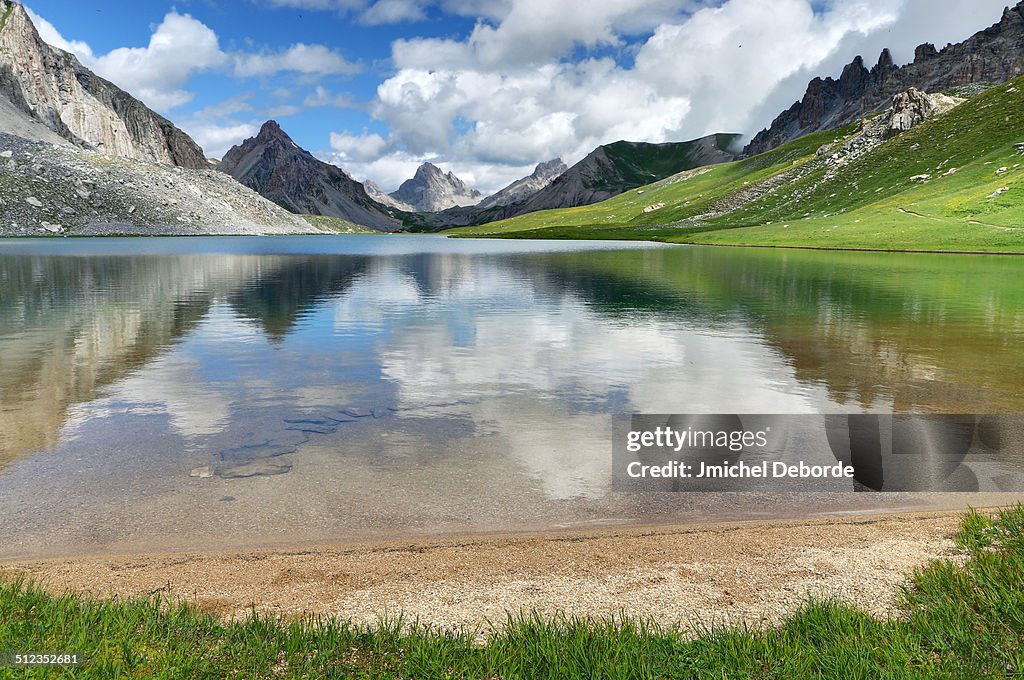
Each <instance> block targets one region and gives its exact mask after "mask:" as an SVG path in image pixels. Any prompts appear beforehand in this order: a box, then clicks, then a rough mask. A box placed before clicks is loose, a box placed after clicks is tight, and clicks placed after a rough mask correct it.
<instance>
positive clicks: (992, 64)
mask: <svg viewBox="0 0 1024 680" xmlns="http://www.w3.org/2000/svg"><path fill="white" fill-rule="evenodd" d="M1022 72H1024V1H1022V2H1020V3H1019V4H1017V6H1016V7H1013V8H1012V9H1010V8H1007V9H1006V10H1004V12H1003V16H1002V19H1001V20H1000V21H999V23H997V24H995V25H993V26H991V27H989V28H987V29H985V30H984V31H981V32H979V33H976V34H975V35H973V36H972V37H970V38H968V39H967V40H965V41H964V42H962V43H959V44H957V45H948V46H947V47H945V48H944V49H942V50H937V49H936V48H935V46H934V45H932V44H929V43H926V44H924V45H920V46H919V47H918V48H917V49H916V50H915V51H914V61H913V62H912V63H910V64H907V65H906V66H902V67H899V66H896V65H895V64H894V63H893V59H892V55H891V54H890V53H889V50H884V51H883V52H882V54H881V56H880V57H879V59H878V63H877V64H875V66H874V67H873V68H871V69H868V68H867V67H866V66H865V64H864V60H863V59H862V58H861V57H859V56H858V57H857V58H856V59H854V60H853V61H852V62H851V63H850V64H848V65H847V66H846V68H845V69H843V73H842V75H841V76H840V77H839V79H838V80H836V79H834V78H815V79H814V80H812V81H811V82H810V84H809V85H808V86H807V92H806V93H805V94H804V97H803V99H801V100H800V101H798V102H796V103H794V104H793V106H791V107H790V108H789V109H787V110H786V111H783V112H782V113H781V114H779V116H778V117H777V118H776V119H775V120H774V122H772V125H771V127H769V128H767V129H765V130H762V131H761V132H760V133H758V134H757V136H755V137H754V139H753V140H751V142H750V144H748V145H747V147H746V149H744V155H754V154H758V153H762V152H764V151H769V150H771V149H774V148H775V147H777V146H780V145H782V144H785V143H786V142H789V141H792V140H794V139H796V138H797V137H801V136H803V135H805V134H808V133H811V132H816V131H818V130H830V129H834V128H838V127H842V126H843V125H847V124H848V123H852V122H854V121H856V120H857V119H858V118H861V117H863V116H864V115H866V114H869V113H875V112H879V111H882V110H884V109H885V108H886V107H888V106H889V105H890V103H891V102H892V98H893V96H894V95H896V94H897V93H899V92H902V91H904V90H907V89H908V88H911V87H914V88H917V89H919V90H924V91H926V92H942V91H944V90H948V89H950V88H954V87H960V86H964V85H972V84H976V83H1001V82H1004V81H1006V80H1009V79H1011V78H1014V77H1016V76H1018V75H1020V74H1021V73H1022Z"/></svg>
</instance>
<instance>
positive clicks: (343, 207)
mask: <svg viewBox="0 0 1024 680" xmlns="http://www.w3.org/2000/svg"><path fill="white" fill-rule="evenodd" d="M217 169H218V170H220V171H221V172H224V173H227V174H228V175H231V176H232V177H234V178H235V179H237V180H238V181H239V182H241V183H242V184H244V185H245V186H247V187H249V188H250V189H252V190H254V191H256V192H257V193H259V194H260V195H261V196H264V197H265V198H268V199H270V200H271V201H273V202H274V203H277V204H278V205H279V206H281V207H282V208H285V209H286V210H289V211H291V212H293V213H296V214H304V215H325V216H327V217H338V218H341V219H343V220H348V221H349V222H353V223H355V224H359V225H363V226H366V227H373V228H375V229H380V230H385V231H388V230H392V231H393V230H397V229H399V228H401V222H400V219H401V216H400V213H398V212H397V211H396V210H394V209H393V208H388V207H387V206H383V205H381V204H380V203H378V202H376V201H374V200H373V199H372V198H370V196H369V195H367V193H366V189H365V188H364V187H363V185H362V184H360V183H359V182H357V181H356V180H354V179H352V177H350V176H349V174H348V173H346V172H345V171H344V170H342V169H341V168H338V167H336V166H334V165H331V164H330V163H325V162H324V161H322V160H320V159H318V158H316V157H315V156H313V154H311V153H309V152H308V151H306V150H305V149H303V148H301V147H300V146H299V145H298V144H296V143H295V142H293V141H292V139H291V137H289V136H288V135H287V134H285V132H284V130H282V129H281V126H280V125H278V124H277V122H276V121H273V120H269V121H267V122H266V123H264V124H263V127H262V128H261V129H260V131H259V134H258V135H256V136H255V137H250V138H249V139H247V140H245V141H244V142H242V143H241V144H239V145H238V146H234V147H232V148H231V149H230V150H229V151H228V152H227V153H226V154H225V155H224V158H223V159H221V162H220V165H219V166H217Z"/></svg>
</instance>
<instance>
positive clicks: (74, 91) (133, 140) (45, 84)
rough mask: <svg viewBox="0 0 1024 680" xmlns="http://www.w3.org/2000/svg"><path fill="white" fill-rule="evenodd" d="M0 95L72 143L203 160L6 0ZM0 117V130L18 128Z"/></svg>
mask: <svg viewBox="0 0 1024 680" xmlns="http://www.w3.org/2000/svg"><path fill="white" fill-rule="evenodd" d="M0 97H4V98H6V99H7V100H9V103H10V105H12V106H13V107H14V108H15V109H17V110H19V111H21V112H23V113H24V114H25V115H26V117H27V118H29V119H31V120H34V121H38V122H39V123H41V124H42V125H44V126H45V127H46V128H47V129H49V130H51V131H52V132H54V133H56V134H57V135H59V136H60V137H62V138H64V139H66V140H68V141H70V142H72V143H74V144H76V145H78V146H82V147H85V148H88V149H94V150H96V151H100V152H102V153H105V154H109V155H112V156H121V157H124V158H131V159H135V160H142V161H154V162H157V163H165V164H169V165H178V166H181V167H186V168H196V169H198V168H206V167H207V162H206V158H205V156H204V154H203V150H202V149H200V148H199V145H197V144H196V143H195V142H194V141H193V140H192V139H191V138H190V137H189V136H188V135H186V134H185V133H184V132H182V131H181V130H179V129H178V128H177V127H175V126H174V124H173V123H171V122H170V121H169V120H167V119H166V118H164V117H163V116H160V115H158V114H156V113H154V112H153V111H151V110H150V109H149V108H147V107H146V105H145V104H143V103H142V102H140V101H139V100H138V99H135V98H134V97H132V96H131V95H130V94H128V93H127V92H125V91H124V90H122V89H120V88H118V87H117V86H116V85H114V84H113V83H111V82H110V81H108V80H105V79H103V78H100V77H99V76H97V75H96V74H94V73H93V72H92V71H90V70H89V69H87V68H85V67H84V66H82V65H81V64H80V63H79V62H78V59H76V58H75V56H74V55H71V54H68V53H67V52H64V51H63V50H59V49H57V48H55V47H52V46H50V45H48V44H46V43H45V42H43V40H42V38H40V37H39V33H38V32H37V31H36V29H35V26H33V25H32V21H31V19H30V18H29V16H28V14H27V13H26V12H25V8H24V7H22V6H21V5H20V4H18V3H13V2H8V1H7V0H0ZM3 123H4V121H3V120H0V131H4V132H10V133H12V134H24V130H23V129H19V130H15V129H7V128H6V127H5V126H4V124H3ZM40 141H47V140H42V139H41V140H40Z"/></svg>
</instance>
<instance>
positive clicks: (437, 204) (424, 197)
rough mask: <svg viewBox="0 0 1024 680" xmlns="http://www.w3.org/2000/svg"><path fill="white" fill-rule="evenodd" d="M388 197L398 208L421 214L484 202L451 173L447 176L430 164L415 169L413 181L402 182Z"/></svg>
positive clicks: (480, 194)
mask: <svg viewBox="0 0 1024 680" xmlns="http://www.w3.org/2000/svg"><path fill="white" fill-rule="evenodd" d="M389 195H390V197H391V198H392V199H394V200H395V201H397V202H398V203H399V204H404V205H408V206H411V207H412V208H413V209H414V210H415V211H416V212H424V213H432V212H440V211H442V210H446V209H448V208H455V207H466V206H471V205H476V204H477V203H479V202H480V201H481V200H483V198H484V195H483V194H482V193H480V192H479V191H477V190H476V189H473V188H471V187H470V186H469V185H467V184H466V183H465V182H463V181H462V180H461V179H459V178H458V177H456V176H455V174H454V173H452V172H447V173H446V172H444V171H443V170H441V168H439V167H437V166H436V165H434V164H433V163H424V164H422V165H421V166H420V167H418V168H416V174H415V175H413V176H412V179H407V180H405V181H404V182H402V185H401V186H399V187H398V190H397V191H393V192H391V194H389Z"/></svg>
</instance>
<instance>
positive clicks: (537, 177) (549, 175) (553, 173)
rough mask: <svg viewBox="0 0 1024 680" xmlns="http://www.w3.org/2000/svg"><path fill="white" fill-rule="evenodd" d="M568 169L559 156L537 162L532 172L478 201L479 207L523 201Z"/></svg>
mask: <svg viewBox="0 0 1024 680" xmlns="http://www.w3.org/2000/svg"><path fill="white" fill-rule="evenodd" d="M568 169H569V168H568V167H567V166H566V165H565V163H563V162H562V159H561V158H555V159H552V160H550V161H545V162H544V163H538V164H537V167H536V168H535V169H534V171H533V173H532V174H530V175H527V176H526V177H523V178H522V179H517V180H516V181H515V182H512V183H511V184H509V185H508V186H507V187H505V188H504V189H502V190H501V191H499V192H497V193H495V194H492V195H491V196H488V197H487V198H485V199H484V200H483V201H481V202H480V204H479V207H480V208H492V207H494V206H504V205H511V204H513V203H516V202H517V201H524V200H526V199H528V198H530V197H531V196H533V195H534V194H536V193H537V192H538V191H540V190H542V189H544V188H546V187H547V186H548V185H549V184H551V183H552V182H553V181H555V179H556V178H557V177H558V176H559V175H561V174H562V173H563V172H565V171H566V170H568Z"/></svg>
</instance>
